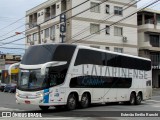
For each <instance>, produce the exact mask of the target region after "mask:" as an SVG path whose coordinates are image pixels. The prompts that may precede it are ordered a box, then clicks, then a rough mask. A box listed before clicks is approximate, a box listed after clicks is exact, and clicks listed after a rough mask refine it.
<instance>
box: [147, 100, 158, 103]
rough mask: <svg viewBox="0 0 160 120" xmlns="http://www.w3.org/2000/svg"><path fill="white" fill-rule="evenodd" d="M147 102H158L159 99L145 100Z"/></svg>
mask: <svg viewBox="0 0 160 120" xmlns="http://www.w3.org/2000/svg"><path fill="white" fill-rule="evenodd" d="M147 102H157V103H160V101H158V100H147Z"/></svg>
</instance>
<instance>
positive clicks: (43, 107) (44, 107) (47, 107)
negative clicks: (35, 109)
mask: <svg viewBox="0 0 160 120" xmlns="http://www.w3.org/2000/svg"><path fill="white" fill-rule="evenodd" d="M39 108H40V109H41V110H43V111H45V110H48V109H49V106H39Z"/></svg>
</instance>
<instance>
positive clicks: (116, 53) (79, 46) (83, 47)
mask: <svg viewBox="0 0 160 120" xmlns="http://www.w3.org/2000/svg"><path fill="white" fill-rule="evenodd" d="M51 44H53V45H70V46H77V48H79V49H90V50H95V51H100V52H105V53H111V54H115V55H121V56H126V57H132V58H137V59H143V60H148V61H151V60H150V59H147V58H143V57H138V56H134V55H129V54H124V53H118V52H112V51H108V50H103V49H98V48H93V47H88V46H84V45H76V44H68V43H46V44H41V45H51ZM41 45H33V46H41Z"/></svg>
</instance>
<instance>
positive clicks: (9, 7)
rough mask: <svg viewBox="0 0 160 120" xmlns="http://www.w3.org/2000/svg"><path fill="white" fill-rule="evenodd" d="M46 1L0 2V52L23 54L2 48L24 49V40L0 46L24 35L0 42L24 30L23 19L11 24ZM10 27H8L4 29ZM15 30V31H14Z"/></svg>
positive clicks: (144, 2)
mask: <svg viewBox="0 0 160 120" xmlns="http://www.w3.org/2000/svg"><path fill="white" fill-rule="evenodd" d="M45 1H47V0H0V52H3V53H13V54H23V53H24V50H17V49H4V48H2V47H12V48H25V47H24V44H25V43H24V39H22V40H20V41H17V42H15V44H20V45H15V44H14V45H13V44H7V45H2V42H3V43H7V42H10V41H13V40H17V39H20V38H23V37H25V35H23V34H21V35H17V36H16V37H12V38H10V39H7V40H4V41H1V40H3V39H5V38H7V37H9V36H12V35H15V32H21V31H24V30H25V27H24V25H25V19H22V20H20V21H18V22H16V23H15V24H13V25H10V24H11V23H13V22H15V21H17V20H18V19H20V18H23V17H25V14H26V11H27V10H29V9H31V8H33V7H35V6H37V5H39V4H41V3H43V2H45ZM150 2H153V0H141V1H140V2H139V3H138V7H143V6H144V5H146V4H147V3H148V4H149V3H150ZM151 8H152V9H156V10H160V4H156V5H153V6H151ZM8 25H10V26H9V27H6V26H8ZM15 29H16V30H15Z"/></svg>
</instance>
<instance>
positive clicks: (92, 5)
mask: <svg viewBox="0 0 160 120" xmlns="http://www.w3.org/2000/svg"><path fill="white" fill-rule="evenodd" d="M94 6H95V7H94ZM91 7H92V8H91V12H96V13H100V5H99V3H95V2H91Z"/></svg>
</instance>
